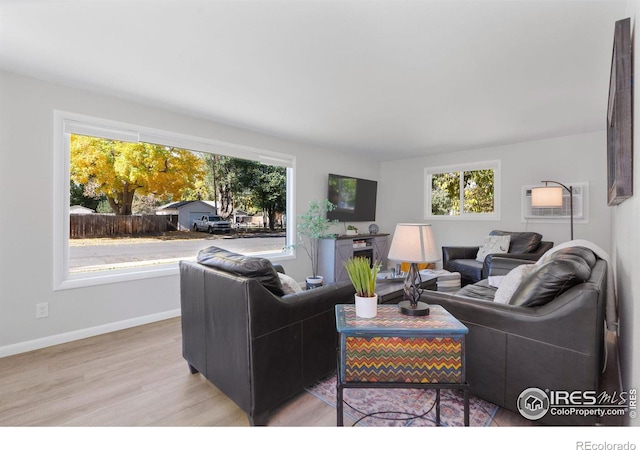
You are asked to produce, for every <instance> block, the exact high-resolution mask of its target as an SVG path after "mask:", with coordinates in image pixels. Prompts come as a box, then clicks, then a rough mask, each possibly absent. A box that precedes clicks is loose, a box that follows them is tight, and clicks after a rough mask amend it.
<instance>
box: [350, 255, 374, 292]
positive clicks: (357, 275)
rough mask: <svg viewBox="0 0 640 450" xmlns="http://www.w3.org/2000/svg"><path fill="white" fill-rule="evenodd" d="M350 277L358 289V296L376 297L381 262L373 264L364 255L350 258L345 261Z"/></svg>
mask: <svg viewBox="0 0 640 450" xmlns="http://www.w3.org/2000/svg"><path fill="white" fill-rule="evenodd" d="M344 267H345V269H347V273H348V274H349V279H350V280H351V283H352V284H353V287H354V288H355V289H356V295H357V296H358V297H374V296H375V294H376V279H377V277H378V272H380V262H378V261H376V262H374V263H373V264H371V263H370V262H369V259H368V258H365V257H364V256H357V257H355V258H349V259H348V260H346V261H345V263H344Z"/></svg>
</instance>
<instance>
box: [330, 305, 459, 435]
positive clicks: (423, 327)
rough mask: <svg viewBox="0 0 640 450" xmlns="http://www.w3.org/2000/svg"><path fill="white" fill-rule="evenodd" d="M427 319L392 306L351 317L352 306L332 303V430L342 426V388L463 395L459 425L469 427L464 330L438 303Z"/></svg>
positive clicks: (437, 405) (437, 411) (437, 398)
mask: <svg viewBox="0 0 640 450" xmlns="http://www.w3.org/2000/svg"><path fill="white" fill-rule="evenodd" d="M429 308H430V314H429V315H428V316H417V317H416V316H406V315H403V314H401V313H400V312H399V311H398V307H397V306H396V305H378V315H377V316H376V317H374V318H372V319H364V318H361V317H357V316H356V311H355V306H354V305H336V327H337V330H338V333H339V334H340V348H339V354H338V376H337V377H336V378H337V394H336V396H337V399H336V400H337V401H336V410H337V414H338V426H342V425H343V420H344V418H343V402H342V400H343V392H342V391H343V389H345V388H375V387H379V388H394V387H397V388H405V389H406V388H416V389H435V390H436V424H437V425H440V389H459V390H463V392H464V424H465V425H466V426H468V425H469V393H468V389H469V385H468V383H467V382H466V378H465V364H464V357H465V336H466V334H467V333H468V332H469V330H468V329H467V327H466V326H464V325H463V324H462V323H460V321H458V320H457V319H456V318H455V317H453V316H452V315H451V314H449V312H448V311H447V310H445V309H444V308H443V307H442V306H440V305H429Z"/></svg>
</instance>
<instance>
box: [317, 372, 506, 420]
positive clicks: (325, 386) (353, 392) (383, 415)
mask: <svg viewBox="0 0 640 450" xmlns="http://www.w3.org/2000/svg"><path fill="white" fill-rule="evenodd" d="M306 390H307V391H308V392H309V393H311V394H312V395H314V396H315V397H317V398H319V399H320V400H322V401H323V402H325V403H326V404H328V405H330V406H332V407H334V408H335V407H336V376H335V375H333V376H330V377H327V378H325V379H323V380H320V381H319V382H318V383H316V384H314V385H313V386H310V387H308V388H307V389H306ZM343 396H344V417H345V425H346V424H347V423H348V422H347V420H346V418H347V417H349V418H350V419H352V420H353V421H354V424H353V425H354V426H365V427H433V426H436V408H435V401H436V391H435V390H433V389H401V388H394V389H384V388H375V389H374V388H364V389H354V388H351V389H350V388H345V389H344V390H343ZM497 411H498V407H497V406H496V405H494V404H492V403H489V402H486V401H484V400H481V399H479V398H476V397H474V396H472V395H469V426H472V427H486V426H489V425H490V424H491V421H492V420H493V417H494V416H495V414H496V412H497ZM440 426H443V427H462V426H464V396H463V393H462V391H457V390H448V389H442V390H441V391H440Z"/></svg>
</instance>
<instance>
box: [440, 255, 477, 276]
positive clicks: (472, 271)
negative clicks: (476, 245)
mask: <svg viewBox="0 0 640 450" xmlns="http://www.w3.org/2000/svg"><path fill="white" fill-rule="evenodd" d="M447 270H448V271H449V272H460V275H461V276H462V278H466V279H467V280H480V279H482V275H481V273H482V263H481V262H478V261H476V260H475V259H454V260H453V261H449V263H448V264H447Z"/></svg>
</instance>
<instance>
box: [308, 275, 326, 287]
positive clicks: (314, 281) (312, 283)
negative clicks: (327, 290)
mask: <svg viewBox="0 0 640 450" xmlns="http://www.w3.org/2000/svg"><path fill="white" fill-rule="evenodd" d="M323 284H324V278H323V277H322V276H320V275H318V276H315V277H307V289H315V288H318V287H320V286H322V285H323Z"/></svg>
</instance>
